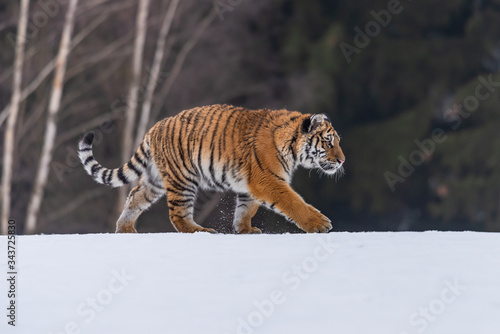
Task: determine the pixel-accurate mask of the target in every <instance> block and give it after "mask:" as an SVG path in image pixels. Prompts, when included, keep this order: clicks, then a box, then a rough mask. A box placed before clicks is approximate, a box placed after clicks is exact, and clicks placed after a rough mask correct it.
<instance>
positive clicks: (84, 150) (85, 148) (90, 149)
mask: <svg viewBox="0 0 500 334" xmlns="http://www.w3.org/2000/svg"><path fill="white" fill-rule="evenodd" d="M78 151H80V152H86V151H92V147H84V148H80V149H78Z"/></svg>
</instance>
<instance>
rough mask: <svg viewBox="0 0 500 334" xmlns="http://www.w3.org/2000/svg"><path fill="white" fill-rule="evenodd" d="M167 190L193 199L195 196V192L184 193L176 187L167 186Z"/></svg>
mask: <svg viewBox="0 0 500 334" xmlns="http://www.w3.org/2000/svg"><path fill="white" fill-rule="evenodd" d="M188 190H189V191H191V190H190V189H188ZM167 191H168V192H172V193H174V194H176V195H179V196H184V197H186V198H191V199H192V200H194V199H195V198H196V196H195V195H196V194H195V195H186V194H185V193H183V192H181V191H179V190H177V189H173V188H170V187H169V188H167Z"/></svg>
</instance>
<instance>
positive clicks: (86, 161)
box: [83, 156, 94, 166]
mask: <svg viewBox="0 0 500 334" xmlns="http://www.w3.org/2000/svg"><path fill="white" fill-rule="evenodd" d="M92 160H94V157H93V156H90V157H88V158H87V159H85V162H84V163H83V165H84V166H87V164H88V163H89V162H91V161H92Z"/></svg>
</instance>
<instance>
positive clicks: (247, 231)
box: [237, 226, 262, 234]
mask: <svg viewBox="0 0 500 334" xmlns="http://www.w3.org/2000/svg"><path fill="white" fill-rule="evenodd" d="M237 233H238V234H262V231H261V230H260V228H258V227H253V226H252V227H250V228H242V229H241V230H239V231H237Z"/></svg>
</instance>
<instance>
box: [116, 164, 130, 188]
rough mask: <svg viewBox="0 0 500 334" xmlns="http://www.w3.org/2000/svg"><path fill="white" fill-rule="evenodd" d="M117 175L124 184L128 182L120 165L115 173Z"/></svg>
mask: <svg viewBox="0 0 500 334" xmlns="http://www.w3.org/2000/svg"><path fill="white" fill-rule="evenodd" d="M117 176H118V179H119V180H120V181H121V182H122V183H124V184H127V183H128V179H127V177H126V176H125V175H124V174H123V167H120V168H118V173H117Z"/></svg>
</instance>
